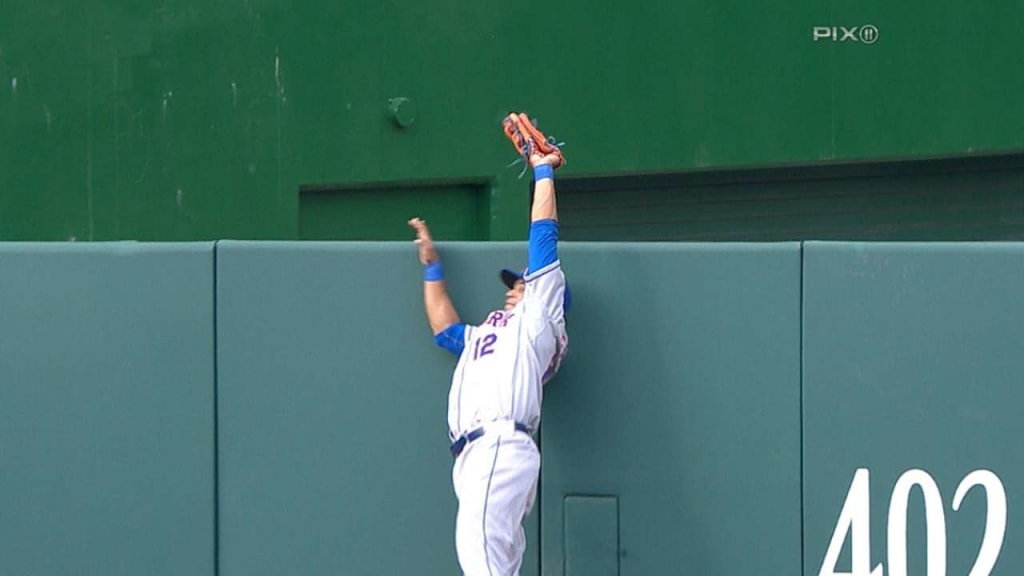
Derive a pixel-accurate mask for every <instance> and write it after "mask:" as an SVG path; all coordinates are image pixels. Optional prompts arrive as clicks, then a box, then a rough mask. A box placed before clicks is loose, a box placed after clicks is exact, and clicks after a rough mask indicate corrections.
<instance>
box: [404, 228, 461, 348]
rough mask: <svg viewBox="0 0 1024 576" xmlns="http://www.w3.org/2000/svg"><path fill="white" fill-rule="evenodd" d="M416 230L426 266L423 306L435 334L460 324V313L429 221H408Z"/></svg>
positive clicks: (421, 259) (421, 258)
mask: <svg viewBox="0 0 1024 576" xmlns="http://www.w3.org/2000/svg"><path fill="white" fill-rule="evenodd" d="M408 224H409V226H411V227H412V228H413V229H414V230H416V240H415V242H416V245H417V246H418V247H419V252H420V263H421V264H423V266H424V275H423V307H424V308H425V309H426V312H427V322H429V323H430V330H431V331H432V332H433V333H434V335H435V336H437V335H439V334H441V333H442V332H444V331H445V330H446V329H448V328H450V327H452V326H453V325H455V324H459V314H458V313H457V312H456V311H455V306H454V305H453V304H452V301H451V298H449V297H448V289H447V288H445V285H444V274H443V272H442V270H441V259H440V257H438V255H437V250H436V249H435V248H434V242H433V240H431V238H430V230H429V229H428V228H427V223H426V222H424V221H423V220H421V219H420V218H413V219H411V220H409V222H408Z"/></svg>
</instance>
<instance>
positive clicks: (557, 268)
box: [448, 260, 569, 440]
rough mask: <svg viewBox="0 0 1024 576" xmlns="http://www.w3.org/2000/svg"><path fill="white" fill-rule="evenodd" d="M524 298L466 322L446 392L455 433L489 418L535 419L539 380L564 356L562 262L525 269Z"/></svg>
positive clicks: (540, 393) (530, 424) (545, 378)
mask: <svg viewBox="0 0 1024 576" xmlns="http://www.w3.org/2000/svg"><path fill="white" fill-rule="evenodd" d="M523 279H524V280H525V282H526V289H525V291H524V295H523V299H522V300H520V301H519V303H518V304H516V306H515V307H514V308H513V309H511V310H508V311H504V310H495V311H493V312H491V313H490V314H489V315H488V316H487V319H486V320H485V321H484V322H483V323H481V324H480V325H478V326H469V325H467V326H466V329H465V332H464V347H463V350H462V354H461V356H460V357H459V362H458V365H457V366H456V367H455V372H454V374H453V375H452V386H451V390H450V391H449V394H448V429H449V433H450V434H451V436H452V439H453V440H454V439H455V438H458V437H459V436H461V435H462V434H465V433H467V432H469V431H471V430H474V429H476V428H478V427H479V426H481V425H482V424H484V423H487V422H491V421H494V420H513V421H516V422H521V423H522V424H525V425H526V426H528V427H529V428H530V429H531V430H536V429H537V426H538V425H539V424H540V410H541V400H542V397H543V386H544V384H545V383H547V381H548V380H549V379H550V378H551V377H552V376H554V375H555V372H557V371H558V367H559V366H560V364H561V362H562V358H564V357H565V353H566V349H567V347H568V342H569V338H568V335H567V334H566V330H565V315H564V309H563V299H564V295H565V275H564V274H563V273H562V268H561V264H560V262H559V261H558V260H555V261H554V262H552V263H551V264H549V265H547V266H545V267H543V268H541V269H539V270H537V271H530V272H529V273H528V274H527V275H526V276H525V277H524V278H523Z"/></svg>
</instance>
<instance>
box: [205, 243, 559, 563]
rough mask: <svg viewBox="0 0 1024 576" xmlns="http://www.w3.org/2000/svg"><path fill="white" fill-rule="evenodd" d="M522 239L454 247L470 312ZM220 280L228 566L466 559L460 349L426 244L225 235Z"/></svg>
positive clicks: (458, 291) (485, 299)
mask: <svg viewBox="0 0 1024 576" xmlns="http://www.w3.org/2000/svg"><path fill="white" fill-rule="evenodd" d="M524 252H525V250H524V246H522V245H514V246H513V245H501V244H498V245H495V244H490V245H486V246H485V245H475V246H474V245H469V246H458V247H448V246H445V245H442V246H441V253H442V255H443V256H444V258H445V265H446V271H447V276H448V283H449V288H450V290H451V293H452V295H453V298H454V299H455V302H456V305H457V306H458V308H459V312H460V313H461V315H462V317H463V318H464V319H466V320H467V321H475V322H479V321H480V320H482V318H483V315H484V313H485V312H486V311H489V310H491V309H493V307H494V306H496V305H499V304H500V303H501V302H502V301H503V294H504V292H505V288H504V287H503V286H502V285H501V283H500V281H499V280H498V269H499V268H500V267H501V266H502V264H500V262H502V261H508V264H507V265H515V264H516V263H517V262H519V263H521V262H522V261H523V260H524V259H525V254H524ZM482 278H486V279H487V281H484V282H482V281H481V279H482ZM217 284H218V292H217V305H218V309H217V314H218V321H217V330H218V340H217V353H218V410H219V418H218V434H219V436H218V437H219V453H220V475H219V478H220V516H219V518H220V550H221V552H220V574H222V575H223V576H234V575H245V576H257V575H260V574H275V575H276V574H286V573H287V574H361V575H362V574H365V575H367V576H371V575H380V576H390V575H393V574H446V573H455V572H456V571H457V569H458V566H457V564H456V560H455V547H454V529H455V510H456V506H455V504H456V501H455V498H454V493H453V491H452V486H451V468H450V467H451V464H452V459H451V454H450V453H449V452H448V435H447V432H446V425H445V418H446V416H445V415H446V413H447V398H448V396H447V394H448V385H449V383H450V380H451V371H452V369H453V368H454V360H453V358H452V357H451V355H450V354H449V353H447V352H445V351H444V350H441V349H440V348H438V347H437V346H436V345H435V344H434V343H433V340H432V338H431V334H430V330H429V328H428V326H427V322H426V317H425V315H424V312H423V293H422V290H423V288H422V286H423V284H422V267H421V266H420V264H419V262H418V260H417V258H416V251H415V248H414V247H413V246H412V244H411V243H409V244H408V245H406V244H404V243H403V244H397V243H391V244H380V243H321V242H304V243H261V244H255V243H240V242H221V243H219V244H218V252H217ZM537 517H538V515H537V514H536V513H535V514H534V517H533V519H531V530H530V533H529V536H528V540H529V545H528V552H527V554H528V556H527V561H526V564H525V566H524V570H523V574H524V576H526V575H531V574H533V575H535V574H537V554H538V552H539V545H538V543H537V536H536V519H537Z"/></svg>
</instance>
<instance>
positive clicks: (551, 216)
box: [527, 154, 560, 272]
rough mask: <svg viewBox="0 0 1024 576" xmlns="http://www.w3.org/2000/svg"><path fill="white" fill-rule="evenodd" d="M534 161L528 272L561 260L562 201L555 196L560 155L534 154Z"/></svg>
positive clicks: (532, 159)
mask: <svg viewBox="0 0 1024 576" xmlns="http://www.w3.org/2000/svg"><path fill="white" fill-rule="evenodd" d="M530 164H532V165H533V180H534V182H533V205H532V206H531V207H530V241H529V244H528V248H527V251H528V256H527V260H528V265H527V271H528V272H537V271H540V270H542V269H544V268H545V267H547V266H550V265H551V264H552V263H554V262H556V261H557V260H558V203H557V202H556V200H555V169H554V167H555V166H558V165H559V164H560V159H559V158H558V157H556V156H555V155H553V154H549V155H547V156H541V155H539V154H535V155H533V156H531V157H530Z"/></svg>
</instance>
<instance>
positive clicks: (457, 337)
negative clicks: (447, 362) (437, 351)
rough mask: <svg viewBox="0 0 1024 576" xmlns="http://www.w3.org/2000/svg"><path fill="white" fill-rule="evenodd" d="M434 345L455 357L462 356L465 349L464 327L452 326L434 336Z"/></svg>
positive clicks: (461, 325)
mask: <svg viewBox="0 0 1024 576" xmlns="http://www.w3.org/2000/svg"><path fill="white" fill-rule="evenodd" d="M434 343H436V344H437V345H438V346H440V347H441V348H444V349H445V350H447V351H449V352H451V353H452V354H455V356H456V357H458V356H462V350H463V348H465V347H466V325H465V324H463V323H459V324H452V325H451V326H449V327H447V328H445V329H444V330H442V331H440V332H438V333H437V334H435V335H434Z"/></svg>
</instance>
